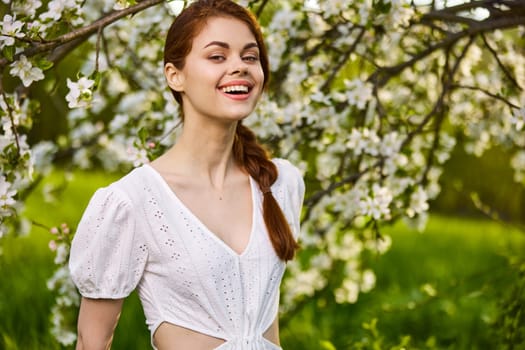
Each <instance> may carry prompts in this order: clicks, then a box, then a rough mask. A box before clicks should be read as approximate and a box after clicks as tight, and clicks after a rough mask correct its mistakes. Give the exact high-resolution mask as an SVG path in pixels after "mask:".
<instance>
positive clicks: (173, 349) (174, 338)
mask: <svg viewBox="0 0 525 350" xmlns="http://www.w3.org/2000/svg"><path fill="white" fill-rule="evenodd" d="M263 337H264V338H266V339H267V340H268V341H270V342H272V343H274V344H279V328H278V324H277V322H273V323H272V325H271V326H270V327H269V328H268V329H267V330H266V332H264V334H263ZM153 341H154V343H155V347H156V348H157V349H158V350H187V349H192V350H213V349H215V348H217V347H219V346H221V345H222V344H223V343H224V342H225V341H226V340H225V339H220V338H215V337H212V336H209V335H206V334H203V333H200V332H196V331H193V330H191V329H188V328H184V327H181V326H177V325H174V324H171V323H169V322H163V323H162V324H161V325H160V326H159V327H158V328H157V330H156V331H155V334H154V336H153Z"/></svg>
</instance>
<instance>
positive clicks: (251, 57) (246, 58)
mask: <svg viewBox="0 0 525 350" xmlns="http://www.w3.org/2000/svg"><path fill="white" fill-rule="evenodd" d="M242 59H243V60H245V61H248V62H257V61H259V57H257V56H244V57H243V58H242Z"/></svg>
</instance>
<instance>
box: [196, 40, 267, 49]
mask: <svg viewBox="0 0 525 350" xmlns="http://www.w3.org/2000/svg"><path fill="white" fill-rule="evenodd" d="M210 46H220V47H222V48H225V49H229V48H230V45H228V43H225V42H224V41H211V42H209V43H208V44H207V45H206V46H204V48H207V47H210ZM253 47H255V48H258V47H259V45H257V43H255V42H253V43H248V44H246V45H244V47H243V50H248V49H251V48H253Z"/></svg>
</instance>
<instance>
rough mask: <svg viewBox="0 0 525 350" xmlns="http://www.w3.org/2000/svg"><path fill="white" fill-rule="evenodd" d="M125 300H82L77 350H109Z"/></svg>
mask: <svg viewBox="0 0 525 350" xmlns="http://www.w3.org/2000/svg"><path fill="white" fill-rule="evenodd" d="M123 302H124V299H89V298H82V301H81V303H80V312H79V315H78V340H77V347H76V350H108V349H110V347H111V342H112V341H113V332H114V331H115V327H116V326H117V323H118V319H119V317H120V311H121V310H122V303H123Z"/></svg>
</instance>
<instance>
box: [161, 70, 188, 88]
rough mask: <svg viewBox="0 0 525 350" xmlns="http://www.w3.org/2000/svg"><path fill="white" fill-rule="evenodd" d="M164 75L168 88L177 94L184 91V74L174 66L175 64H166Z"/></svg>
mask: <svg viewBox="0 0 525 350" xmlns="http://www.w3.org/2000/svg"><path fill="white" fill-rule="evenodd" d="M164 75H165V76H166V81H167V82H168V86H169V87H170V88H171V89H172V90H174V91H177V92H183V91H184V74H183V73H182V71H181V70H179V69H178V68H177V67H175V66H174V65H173V63H166V65H165V66H164Z"/></svg>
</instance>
